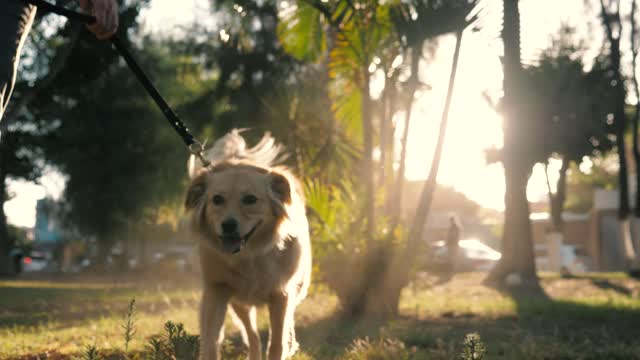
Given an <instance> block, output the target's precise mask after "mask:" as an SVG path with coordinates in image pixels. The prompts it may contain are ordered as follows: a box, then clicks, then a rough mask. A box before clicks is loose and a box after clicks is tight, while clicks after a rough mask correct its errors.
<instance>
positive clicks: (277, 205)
mask: <svg viewBox="0 0 640 360" xmlns="http://www.w3.org/2000/svg"><path fill="white" fill-rule="evenodd" d="M268 177H269V187H270V189H271V195H270V197H271V208H272V209H273V214H274V215H275V216H276V217H277V218H282V217H287V216H288V214H287V209H286V208H285V204H291V184H289V180H288V179H287V178H286V177H285V176H284V175H282V174H280V173H276V172H272V173H270V174H269V175H268Z"/></svg>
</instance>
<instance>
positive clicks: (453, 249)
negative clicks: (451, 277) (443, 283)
mask: <svg viewBox="0 0 640 360" xmlns="http://www.w3.org/2000/svg"><path fill="white" fill-rule="evenodd" d="M460 230H461V229H460V224H459V223H458V221H457V219H456V217H455V216H451V217H450V218H449V229H448V230H447V239H446V242H447V254H448V256H449V268H450V269H451V271H454V270H455V269H456V259H457V258H458V252H459V250H460V249H459V248H460V245H459V244H458V242H459V241H460Z"/></svg>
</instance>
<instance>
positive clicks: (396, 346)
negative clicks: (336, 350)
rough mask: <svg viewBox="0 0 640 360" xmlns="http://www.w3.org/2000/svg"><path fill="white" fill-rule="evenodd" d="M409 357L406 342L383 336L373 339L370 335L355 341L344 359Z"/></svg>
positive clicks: (385, 359)
mask: <svg viewBox="0 0 640 360" xmlns="http://www.w3.org/2000/svg"><path fill="white" fill-rule="evenodd" d="M408 358H409V351H408V350H407V349H406V347H405V345H404V343H403V342H402V341H400V340H397V339H388V338H381V339H380V340H378V341H371V340H369V338H368V337H365V338H364V339H356V340H354V341H353V344H352V345H351V348H350V349H349V352H348V353H347V354H346V356H345V357H344V358H343V359H344V360H360V359H372V360H404V359H408Z"/></svg>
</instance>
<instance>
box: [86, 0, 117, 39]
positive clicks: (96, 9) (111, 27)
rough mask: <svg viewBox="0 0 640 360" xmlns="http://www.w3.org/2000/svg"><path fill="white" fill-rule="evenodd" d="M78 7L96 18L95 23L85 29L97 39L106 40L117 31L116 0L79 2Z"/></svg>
mask: <svg viewBox="0 0 640 360" xmlns="http://www.w3.org/2000/svg"><path fill="white" fill-rule="evenodd" d="M80 7H81V8H82V9H83V10H84V11H86V12H87V13H90V14H91V15H93V16H95V17H96V23H95V24H92V25H89V26H87V27H88V28H89V30H90V31H91V32H93V33H94V34H95V35H96V37H97V38H98V39H100V40H106V39H108V38H110V37H111V36H112V35H113V34H115V33H116V30H118V2H117V1H116V0H80Z"/></svg>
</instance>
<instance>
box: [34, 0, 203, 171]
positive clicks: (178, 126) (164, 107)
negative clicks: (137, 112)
mask: <svg viewBox="0 0 640 360" xmlns="http://www.w3.org/2000/svg"><path fill="white" fill-rule="evenodd" d="M23 1H25V2H27V3H30V4H32V5H35V6H37V7H38V8H39V9H40V10H44V11H46V12H51V13H54V14H58V15H60V16H64V17H66V18H68V19H69V20H74V21H78V22H83V23H86V24H93V23H95V22H96V18H95V17H93V16H90V15H87V14H81V13H78V12H75V11H71V10H69V9H65V8H63V7H60V6H56V5H53V4H51V3H49V2H47V1H45V0H23ZM109 40H110V41H111V44H113V47H114V48H115V49H116V51H117V52H118V54H120V56H121V57H122V58H123V59H124V61H125V62H126V63H127V65H128V66H129V69H131V72H133V74H134V75H135V76H136V78H137V79H138V81H140V83H141V84H142V86H143V87H144V88H145V90H147V93H148V94H149V96H151V98H152V99H153V101H155V103H156V105H158V107H159V108H160V110H161V111H162V113H163V114H164V116H165V118H166V119H167V121H168V122H169V125H171V127H172V128H173V129H174V130H175V131H176V132H177V133H178V135H180V137H181V138H182V141H183V142H184V143H185V145H187V148H189V151H190V152H191V153H192V154H193V155H195V156H197V157H198V158H199V159H200V161H202V163H203V164H204V166H208V165H209V161H207V160H206V159H205V158H204V147H203V146H202V143H201V142H199V141H198V140H197V139H196V138H195V137H194V136H193V134H191V132H190V131H189V129H188V128H187V127H186V126H185V125H184V123H183V122H182V121H181V120H180V118H179V117H178V115H176V113H175V112H174V111H173V109H171V107H170V106H169V104H167V102H166V101H165V99H164V98H163V97H162V95H160V93H159V92H158V90H157V89H156V87H155V86H154V85H153V83H152V82H151V80H149V77H148V76H147V75H146V74H145V73H144V71H143V70H142V68H141V67H140V65H138V63H137V62H136V60H135V59H134V57H133V55H131V52H130V51H129V49H127V47H126V46H125V45H124V43H123V42H122V41H121V40H120V38H118V36H116V35H113V36H112V37H111V38H110V39H109Z"/></svg>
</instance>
